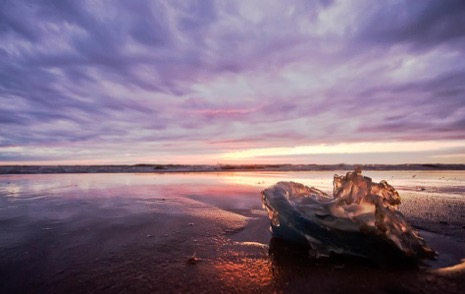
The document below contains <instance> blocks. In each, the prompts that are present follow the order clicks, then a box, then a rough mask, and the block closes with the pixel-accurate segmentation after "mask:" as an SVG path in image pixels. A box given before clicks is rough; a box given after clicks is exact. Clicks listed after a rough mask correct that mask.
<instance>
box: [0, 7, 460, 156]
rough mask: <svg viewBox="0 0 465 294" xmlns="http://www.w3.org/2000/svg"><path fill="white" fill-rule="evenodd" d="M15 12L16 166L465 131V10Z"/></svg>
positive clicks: (7, 44)
mask: <svg viewBox="0 0 465 294" xmlns="http://www.w3.org/2000/svg"><path fill="white" fill-rule="evenodd" d="M1 5H2V8H1V9H0V57H1V58H0V99H1V102H2V103H1V104H0V113H1V116H0V127H1V128H0V153H1V154H2V160H9V161H12V160H26V159H27V158H33V159H34V160H40V159H41V158H42V159H43V160H59V159H60V160H64V159H65V158H67V157H70V156H76V157H79V158H82V160H90V159H91V158H103V157H105V156H106V157H108V158H110V157H115V156H116V157H117V155H118V154H123V153H124V154H126V153H131V154H139V157H141V158H142V157H144V156H145V158H148V159H151V158H159V157H160V156H162V155H163V156H172V157H173V158H174V157H175V156H178V158H181V157H182V158H188V157H189V154H190V155H192V156H194V155H195V154H221V153H222V152H226V151H228V152H229V151H231V150H241V149H244V148H279V147H293V146H294V145H301V146H307V145H312V144H336V143H339V142H352V143H356V142H369V141H379V140H391V141H399V140H400V141H407V142H408V141H412V140H414V141H421V140H449V139H462V138H463V137H464V135H465V133H464V131H463V130H464V127H463V126H464V120H463V117H464V114H465V104H464V98H463V97H464V90H465V88H464V86H463V85H465V74H464V72H463V68H465V58H464V49H462V48H465V44H464V40H465V34H464V33H463V30H461V29H460V28H462V27H463V26H464V23H463V22H464V19H465V18H464V11H465V9H463V3H462V1H455V0H452V1H421V3H420V2H419V3H416V2H398V1H386V2H383V4H382V5H378V4H373V3H372V2H371V1H357V2H354V3H352V2H347V1H303V0H302V1H299V0H295V1H290V2H286V3H284V2H283V3H281V2H269V1H246V2H230V1H189V2H185V1H137V2H134V1H101V2H94V1H80V2H75V1H52V0H49V1H20V2H18V1H15V2H13V1H6V2H4V3H2V4H1ZM148 146H149V147H148ZM173 146H176V148H173ZM13 147H14V148H16V147H18V148H20V149H12V150H13V151H11V150H10V151H2V150H7V149H5V148H13ZM1 148H3V149H1ZM47 148H50V150H55V152H51V153H44V152H39V150H46V149H47ZM8 150H9V149H8ZM125 150H126V151H127V152H126V151H125ZM105 154H107V155H105ZM139 157H138V158H139ZM131 158H132V159H134V157H130V158H128V159H127V160H131ZM205 158H209V157H208V156H207V157H205ZM134 160H135V159H134ZM207 160H208V159H207Z"/></svg>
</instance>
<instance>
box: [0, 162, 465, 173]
mask: <svg viewBox="0 0 465 294" xmlns="http://www.w3.org/2000/svg"><path fill="white" fill-rule="evenodd" d="M355 167H360V168H361V169H362V170H381V171H389V170H397V171H402V170H405V171H413V170H432V171H434V170H465V164H393V165H389V164H324V165H319V164H242V165H241V164H238V165H230V164H218V165H181V164H135V165H0V174H61V173H170V172H235V171H240V172H247V171H252V172H257V171H281V172H285V171H331V170H353V169H354V168H355Z"/></svg>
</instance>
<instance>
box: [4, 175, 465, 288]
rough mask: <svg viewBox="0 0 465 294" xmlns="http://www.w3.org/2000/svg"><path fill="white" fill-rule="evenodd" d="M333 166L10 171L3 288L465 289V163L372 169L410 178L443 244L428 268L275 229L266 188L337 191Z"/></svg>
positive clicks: (424, 217)
mask: <svg viewBox="0 0 465 294" xmlns="http://www.w3.org/2000/svg"><path fill="white" fill-rule="evenodd" d="M333 173H334V172H312V173H308V172H307V173H231V174H211V173H210V174H169V175H168V174H167V175H163V174H157V175H152V174H143V175H142V174H98V175H95V174H66V175H59V174H58V175H8V176H1V177H0V277H1V279H0V280H1V283H0V293H31V292H32V293H63V292H68V293H102V292H104V293H122V292H124V293H127V292H137V293H154V292H156V293H158V292H162V293H179V292H181V293H185V292H187V293H189V292H198V293H218V292H225V293H234V292H236V293H250V292H261V293H270V292H285V293H294V292H302V291H306V292H315V293H361V292H363V293H462V290H463V289H464V287H465V266H464V265H463V264H461V261H460V260H461V259H462V258H465V233H464V231H465V229H464V228H463V226H464V225H465V215H464V211H465V194H464V193H463V191H464V189H465V173H464V172H442V173H439V174H436V173H434V174H432V173H415V172H403V173H402V172H397V173H394V172H384V173H383V172H379V173H369V172H366V173H365V174H366V175H367V176H371V177H373V179H374V180H376V181H379V180H380V179H386V180H388V181H389V182H390V183H391V184H392V185H393V186H394V187H398V186H399V187H400V189H399V192H400V194H401V197H402V198H403V202H404V204H402V205H401V210H402V211H403V212H404V214H405V215H406V217H407V218H408V219H409V221H411V222H412V224H414V225H415V226H417V227H420V228H421V233H422V235H423V237H424V238H425V239H426V241H427V243H428V244H430V245H431V246H432V247H433V248H434V249H435V250H437V251H439V259H438V260H437V261H433V262H429V263H428V264H424V265H419V266H411V265H402V264H395V263H394V264H391V265H380V264H373V263H369V262H367V261H363V260H354V259H347V258H338V259H331V260H312V259H310V258H309V257H308V256H307V249H305V248H300V247H295V246H293V245H291V244H287V243H285V242H282V241H280V240H276V239H272V238H271V235H270V233H269V230H268V226H269V224H268V219H267V216H266V214H265V212H264V210H263V209H262V208H261V203H260V195H259V193H260V191H261V190H262V189H263V188H265V187H267V186H269V185H271V184H273V183H274V182H277V181H279V180H289V179H294V180H296V181H300V182H302V183H304V184H307V185H310V186H316V187H319V188H322V189H323V190H325V191H328V192H329V190H330V185H331V177H332V174H333ZM413 175H415V177H413ZM390 177H392V178H391V179H390ZM454 266H455V267H454Z"/></svg>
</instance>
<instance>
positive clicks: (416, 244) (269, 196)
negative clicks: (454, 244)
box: [262, 169, 436, 259]
mask: <svg viewBox="0 0 465 294" xmlns="http://www.w3.org/2000/svg"><path fill="white" fill-rule="evenodd" d="M262 203H263V206H264V208H265V209H266V210H267V212H268V215H269V217H270V220H271V230H272V233H273V235H274V236H276V237H278V238H283V239H287V240H290V241H294V242H300V243H305V244H308V245H309V246H310V247H311V248H312V249H313V250H312V252H313V253H315V254H316V255H317V256H329V255H330V254H331V253H338V254H348V255H356V256H362V257H368V258H378V257H381V256H389V257H392V256H395V257H404V258H410V259H422V258H430V259H433V258H435V256H436V253H435V252H434V251H433V250H432V249H431V248H429V247H428V246H427V245H426V243H425V241H424V240H423V238H421V236H420V235H419V233H418V232H417V231H416V230H415V229H414V228H412V226H410V224H409V223H408V222H407V221H406V220H405V217H404V216H403V215H402V213H401V212H399V211H398V210H397V207H398V205H399V204H400V203H401V201H400V196H399V194H398V193H397V191H396V190H395V189H394V188H393V187H392V186H391V185H389V184H388V183H387V182H386V181H381V182H380V183H374V182H373V181H372V180H371V178H369V177H365V176H362V171H361V170H360V169H356V170H355V171H353V172H349V173H347V174H346V175H345V176H338V175H335V176H334V189H333V197H331V196H329V195H327V194H326V193H324V192H322V191H320V190H318V189H316V188H309V187H307V186H304V185H302V184H299V183H294V182H279V183H277V184H275V185H274V186H272V187H270V188H268V189H265V190H264V191H263V192H262Z"/></svg>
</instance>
